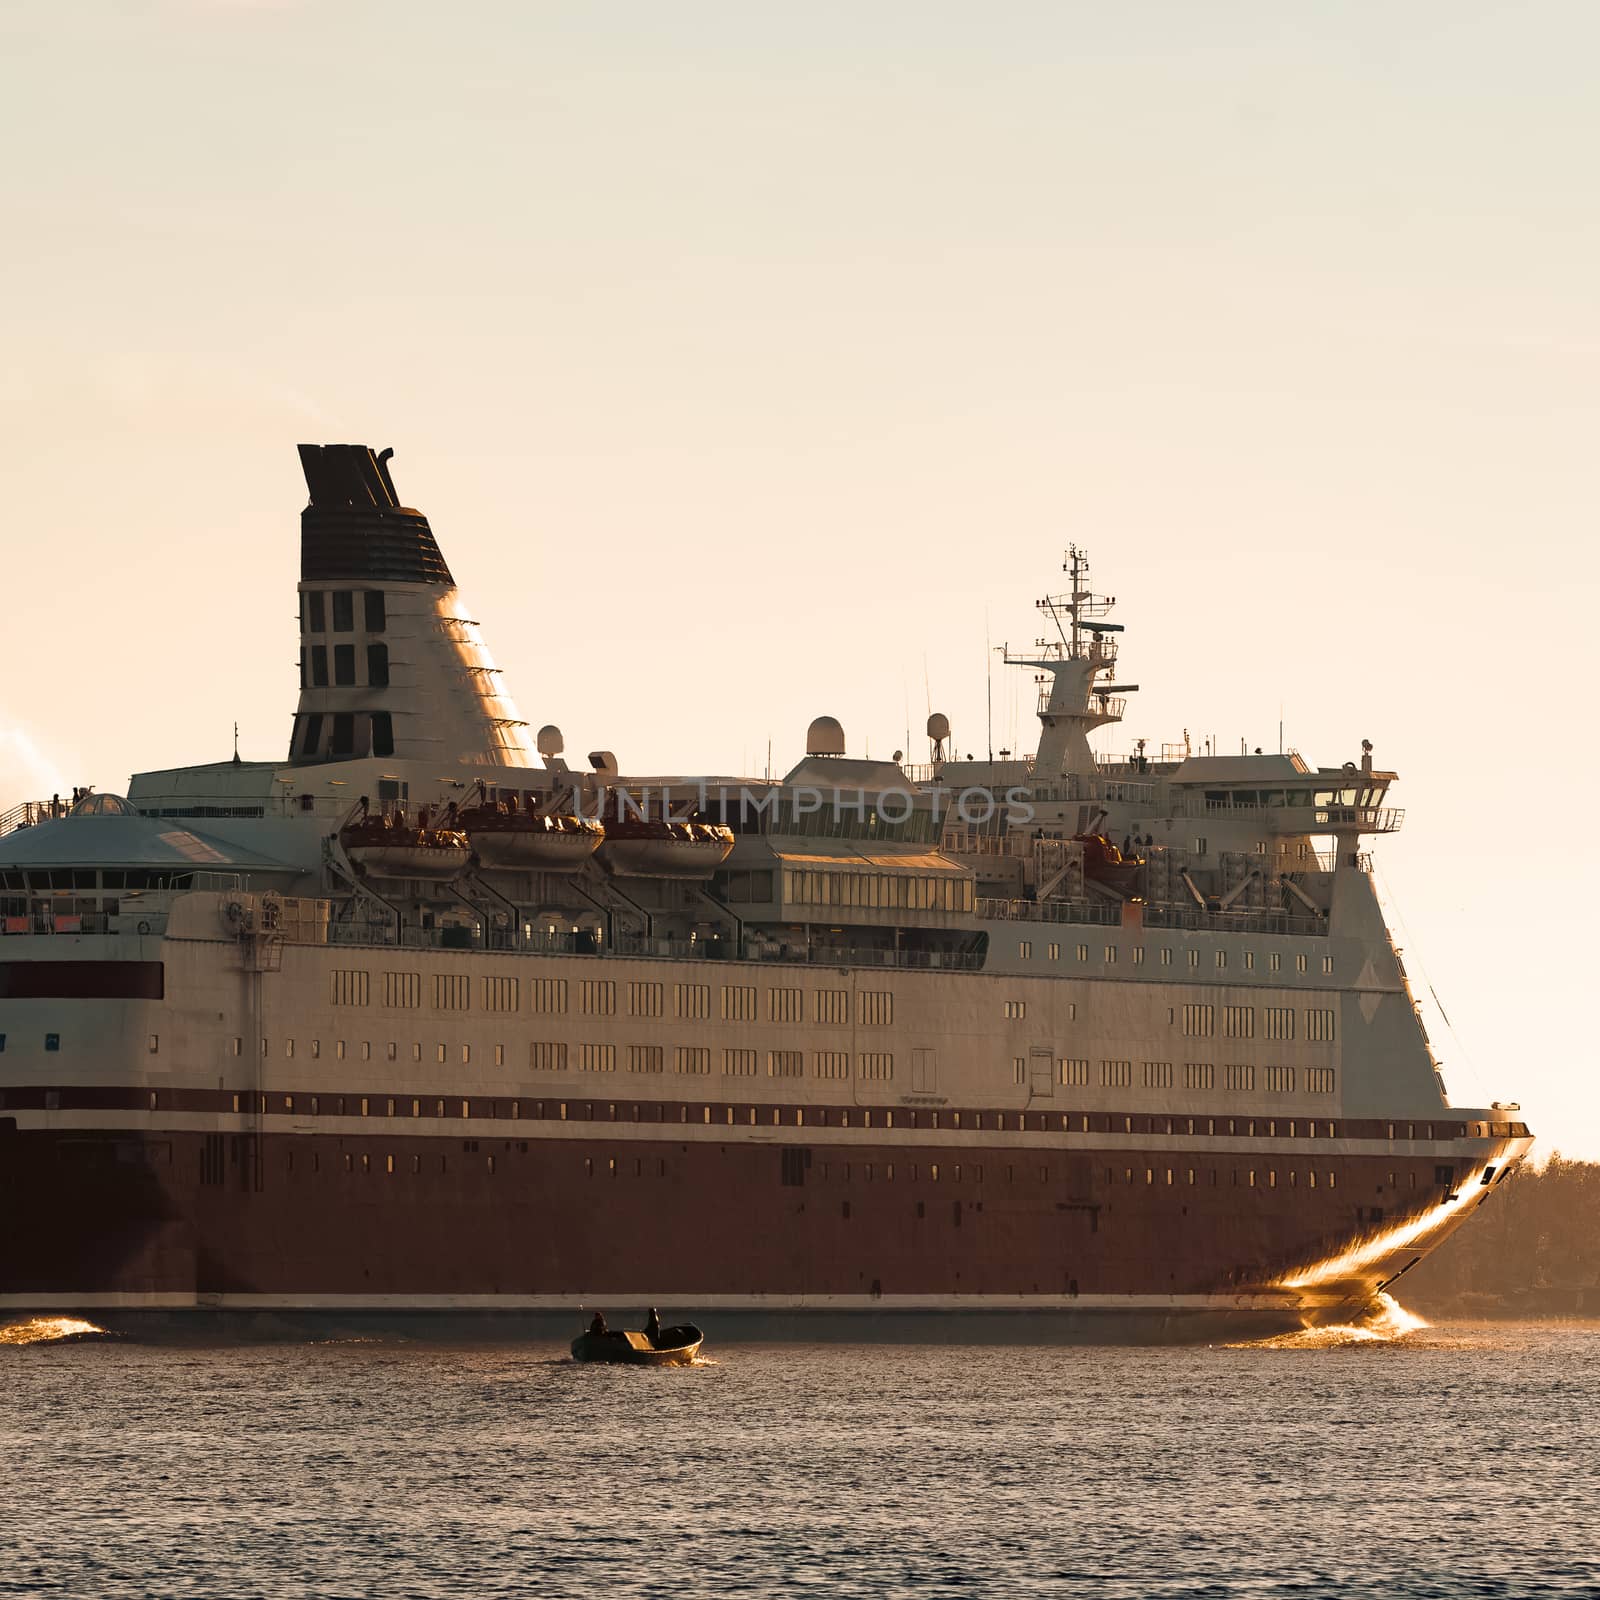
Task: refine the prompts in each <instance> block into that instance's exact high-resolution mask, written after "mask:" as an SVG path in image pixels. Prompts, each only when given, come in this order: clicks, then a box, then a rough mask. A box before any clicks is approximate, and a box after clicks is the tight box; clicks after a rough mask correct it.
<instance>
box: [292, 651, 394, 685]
mask: <svg viewBox="0 0 1600 1600" xmlns="http://www.w3.org/2000/svg"><path fill="white" fill-rule="evenodd" d="M366 684H367V686H368V687H369V688H373V689H387V688H388V687H389V647H388V645H386V644H382V643H373V644H369V645H368V646H367V676H366ZM300 687H301V688H302V689H326V688H327V687H328V647H327V646H326V645H325V644H314V645H312V646H311V648H310V649H309V650H302V651H301V652H300ZM333 687H334V688H336V689H354V688H357V687H358V685H357V683H356V647H355V646H354V645H353V644H336V645H335V646H334V647H333Z"/></svg>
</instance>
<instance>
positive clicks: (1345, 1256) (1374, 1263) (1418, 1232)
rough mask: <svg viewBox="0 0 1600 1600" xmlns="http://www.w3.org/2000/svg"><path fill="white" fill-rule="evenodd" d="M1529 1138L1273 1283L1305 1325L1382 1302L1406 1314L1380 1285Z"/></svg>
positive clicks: (1518, 1156) (1376, 1312)
mask: <svg viewBox="0 0 1600 1600" xmlns="http://www.w3.org/2000/svg"><path fill="white" fill-rule="evenodd" d="M1531 1144H1532V1140H1530V1139H1519V1140H1514V1141H1511V1142H1509V1143H1507V1144H1504V1145H1502V1146H1501V1147H1499V1148H1498V1149H1497V1150H1495V1151H1494V1152H1493V1153H1492V1157H1491V1159H1489V1160H1487V1161H1484V1162H1482V1164H1477V1163H1475V1164H1474V1165H1473V1167H1472V1169H1471V1170H1470V1171H1469V1172H1467V1173H1466V1174H1465V1175H1464V1176H1462V1177H1461V1179H1460V1181H1459V1184H1458V1186H1457V1188H1455V1189H1454V1190H1452V1191H1451V1193H1450V1195H1449V1196H1447V1197H1446V1198H1445V1199H1443V1200H1440V1201H1438V1202H1437V1203H1436V1204H1435V1205H1432V1206H1430V1207H1429V1208H1428V1209H1427V1210H1425V1211H1421V1212H1414V1213H1412V1214H1411V1215H1409V1216H1404V1217H1397V1218H1395V1219H1394V1220H1393V1221H1391V1222H1388V1223H1385V1224H1383V1225H1381V1226H1378V1227H1375V1228H1373V1229H1372V1230H1371V1231H1370V1232H1368V1233H1366V1234H1364V1235H1362V1236H1361V1237H1359V1238H1358V1239H1356V1240H1355V1241H1354V1243H1352V1244H1350V1245H1349V1246H1347V1247H1346V1248H1345V1249H1343V1250H1341V1251H1339V1252H1338V1253H1337V1254H1335V1255H1330V1256H1326V1257H1324V1258H1322V1259H1321V1260H1318V1261H1312V1262H1308V1263H1307V1264H1306V1265H1304V1266H1301V1267H1297V1268H1294V1269H1292V1270H1291V1271H1289V1272H1286V1273H1284V1274H1283V1275H1282V1276H1280V1277H1279V1278H1278V1279H1277V1280H1276V1283H1275V1285H1274V1287H1276V1288H1278V1289H1281V1290H1285V1291H1288V1292H1289V1293H1291V1294H1293V1295H1295V1296H1296V1297H1297V1298H1298V1299H1299V1302H1300V1308H1301V1316H1302V1318H1303V1320H1304V1321H1305V1323H1306V1325H1307V1326H1308V1327H1312V1326H1317V1327H1327V1326H1329V1325H1332V1324H1355V1325H1359V1324H1361V1323H1362V1322H1364V1321H1367V1320H1369V1319H1371V1318H1372V1317H1374V1316H1379V1317H1381V1315H1382V1314H1383V1312H1384V1310H1385V1302H1387V1304H1388V1305H1389V1306H1392V1307H1393V1308H1394V1310H1396V1311H1399V1312H1401V1313H1402V1315H1404V1316H1408V1317H1409V1316H1410V1313H1409V1312H1405V1311H1404V1309H1403V1308H1402V1307H1400V1306H1399V1305H1398V1303H1397V1302H1395V1301H1394V1300H1392V1298H1391V1297H1390V1296H1389V1295H1387V1294H1386V1293H1385V1292H1384V1291H1386V1290H1388V1289H1390V1288H1391V1287H1393V1285H1394V1283H1395V1282H1396V1280H1397V1279H1399V1278H1400V1277H1401V1276H1402V1275H1403V1274H1405V1273H1406V1272H1408V1271H1409V1270H1410V1269H1411V1268H1412V1267H1414V1266H1415V1265H1416V1264H1417V1262H1418V1261H1420V1260H1421V1259H1422V1258H1423V1257H1424V1256H1425V1255H1427V1254H1428V1252H1429V1251H1431V1250H1434V1249H1436V1248H1437V1247H1438V1246H1439V1245H1440V1244H1442V1243H1443V1242H1444V1240H1445V1239H1446V1238H1448V1237H1449V1235H1450V1234H1452V1233H1453V1232H1454V1231H1455V1230H1456V1229H1457V1228H1458V1227H1460V1226H1461V1224H1462V1223H1463V1222H1465V1221H1466V1220H1467V1218H1468V1217H1469V1216H1470V1215H1471V1214H1472V1212H1473V1211H1474V1210H1476V1209H1477V1207H1478V1206H1479V1205H1480V1204H1481V1203H1482V1202H1483V1201H1484V1200H1485V1199H1487V1198H1488V1196H1489V1194H1490V1193H1491V1189H1490V1187H1489V1183H1491V1182H1492V1181H1494V1179H1495V1178H1503V1177H1504V1176H1505V1175H1506V1173H1507V1172H1509V1171H1510V1169H1511V1168H1512V1167H1514V1166H1515V1165H1516V1164H1517V1163H1518V1162H1519V1161H1521V1160H1522V1158H1523V1157H1524V1156H1525V1155H1526V1154H1527V1152H1528V1149H1529V1148H1530V1146H1531ZM1486 1175H1489V1182H1486ZM1407 1331H1409V1330H1407Z"/></svg>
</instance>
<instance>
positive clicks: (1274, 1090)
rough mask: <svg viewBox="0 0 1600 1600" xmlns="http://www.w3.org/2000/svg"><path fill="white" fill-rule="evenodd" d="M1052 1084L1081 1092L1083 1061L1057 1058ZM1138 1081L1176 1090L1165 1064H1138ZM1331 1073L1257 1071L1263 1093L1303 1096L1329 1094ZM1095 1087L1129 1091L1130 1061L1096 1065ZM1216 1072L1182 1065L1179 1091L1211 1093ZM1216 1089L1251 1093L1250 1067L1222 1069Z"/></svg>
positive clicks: (1020, 1074)
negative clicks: (1298, 1090) (1297, 1090)
mask: <svg viewBox="0 0 1600 1600" xmlns="http://www.w3.org/2000/svg"><path fill="white" fill-rule="evenodd" d="M1011 1064H1012V1075H1013V1079H1014V1081H1015V1082H1017V1083H1026V1082H1027V1081H1028V1079H1027V1072H1028V1059H1027V1057H1026V1056H1013V1057H1012V1063H1011ZM1056 1067H1057V1080H1056V1081H1057V1082H1059V1083H1061V1084H1063V1085H1065V1086H1067V1087H1069V1088H1083V1087H1086V1086H1087V1085H1088V1082H1089V1062H1088V1060H1087V1059H1086V1058H1083V1057H1079V1058H1076V1059H1074V1058H1070V1057H1065V1056H1063V1057H1061V1058H1060V1059H1059V1060H1058V1061H1057V1063H1056ZM1140 1068H1141V1071H1140V1079H1141V1082H1142V1085H1143V1087H1144V1088H1146V1089H1172V1088H1176V1087H1177V1077H1176V1072H1175V1068H1174V1064H1173V1063H1172V1062H1170V1061H1144V1062H1141V1063H1140ZM1337 1081H1338V1077H1337V1073H1336V1072H1335V1069H1334V1068H1332V1067H1306V1068H1304V1069H1296V1068H1294V1067H1289V1066H1269V1067H1263V1068H1262V1069H1261V1087H1262V1088H1263V1089H1264V1090H1265V1091H1266V1092H1267V1093H1268V1094H1293V1093H1294V1092H1295V1085H1296V1084H1297V1083H1299V1084H1300V1085H1301V1086H1302V1088H1303V1090H1304V1092H1305V1093H1306V1094H1333V1093H1335V1092H1336V1086H1337ZM1100 1086H1101V1088H1104V1089H1128V1088H1132V1086H1133V1063H1132V1062H1131V1061H1102V1062H1101V1063H1100ZM1216 1086H1217V1069H1216V1066H1215V1065H1214V1064H1213V1063H1212V1062H1209V1061H1185V1062H1184V1063H1183V1087H1184V1088H1185V1089H1215V1088H1216ZM1222 1086H1223V1088H1224V1089H1226V1090H1228V1091H1230V1092H1232V1093H1236V1094H1252V1093H1254V1092H1255V1088H1256V1068H1255V1066H1254V1065H1253V1064H1251V1063H1248V1062H1242V1063H1232V1064H1225V1065H1224V1066H1223V1068H1222Z"/></svg>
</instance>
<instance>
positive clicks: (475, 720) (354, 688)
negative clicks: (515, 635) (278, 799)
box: [289, 444, 532, 767]
mask: <svg viewBox="0 0 1600 1600" xmlns="http://www.w3.org/2000/svg"><path fill="white" fill-rule="evenodd" d="M393 453H394V452H393V451H391V450H385V451H383V452H382V453H381V454H375V453H374V452H373V451H372V450H370V449H369V448H368V447H367V446H366V445H358V444H325V445H315V444H303V445H301V446H300V465H301V466H302V468H303V469H304V471H305V475H306V487H307V489H308V490H309V491H310V493H311V503H310V504H309V505H308V506H307V507H306V508H305V510H304V511H303V512H302V513H301V515H300V705H299V709H298V710H297V712H296V714H295V719H294V733H293V736H292V743H291V747H290V751H289V756H290V759H291V760H293V761H301V762H304V761H349V760H358V759H360V758H362V757H367V756H372V757H376V758H379V759H382V760H386V761H389V760H393V761H403V760H407V759H409V760H417V761H428V762H432V763H435V764H437V763H438V762H440V761H444V762H447V763H451V764H456V763H469V764H473V765H487V766H514V767H526V766H529V765H531V764H532V758H531V756H530V754H529V752H528V748H527V744H526V741H525V739H524V729H525V727H526V724H525V723H524V722H523V721H522V719H521V718H520V717H518V715H517V710H516V707H515V706H514V705H513V704H512V703H511V699H510V697H509V696H508V695H507V694H505V693H504V691H503V690H502V689H501V687H500V681H499V680H500V669H499V668H498V667H496V666H495V664H494V662H493V660H492V659H491V658H490V656H489V652H488V650H487V648H486V647H485V646H484V643H483V640H482V638H481V636H480V635H479V632H478V624H477V622H476V621H475V620H473V618H472V615H471V612H470V611H469V610H468V609H467V606H466V603H465V602H464V601H463V600H462V598H461V596H460V594H459V593H458V592H457V590H456V587H455V580H454V579H453V578H452V577H451V575H450V568H449V567H448V566H446V565H445V559H444V556H443V555H442V554H441V553H440V551H439V546H438V545H437V544H436V543H435V541H434V537H433V530H432V529H431V528H429V526H428V519H427V518H426V517H425V516H423V514H422V513H421V512H420V511H414V510H412V509H411V508H410V507H409V506H404V505H402V504H401V503H400V497H399V495H398V494H397V493H396V492H395V487H394V479H393V478H391V477H390V475H389V457H390V456H391V455H392V454H393Z"/></svg>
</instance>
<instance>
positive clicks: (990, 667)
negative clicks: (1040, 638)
mask: <svg viewBox="0 0 1600 1600" xmlns="http://www.w3.org/2000/svg"><path fill="white" fill-rule="evenodd" d="M983 665H984V669H985V671H986V672H987V673H988V681H987V683H986V685H985V690H984V693H985V698H986V700H987V701H988V713H989V759H990V760H991V761H993V760H994V646H993V645H992V644H991V643H990V642H989V612H988V608H987V607H985V609H984V613H983Z"/></svg>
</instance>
